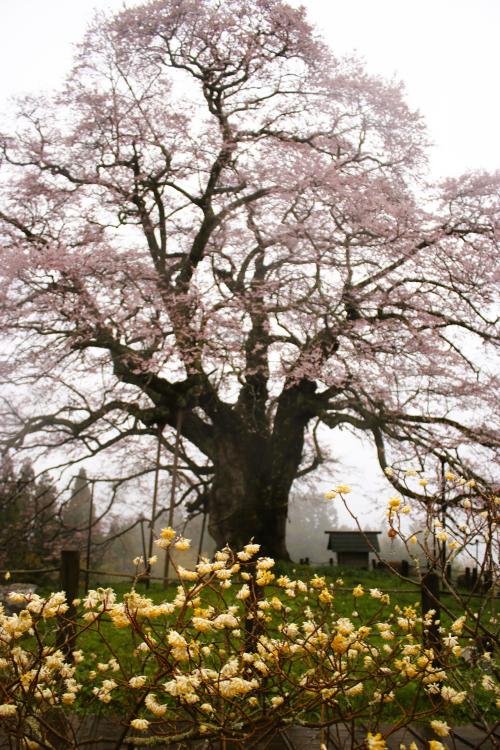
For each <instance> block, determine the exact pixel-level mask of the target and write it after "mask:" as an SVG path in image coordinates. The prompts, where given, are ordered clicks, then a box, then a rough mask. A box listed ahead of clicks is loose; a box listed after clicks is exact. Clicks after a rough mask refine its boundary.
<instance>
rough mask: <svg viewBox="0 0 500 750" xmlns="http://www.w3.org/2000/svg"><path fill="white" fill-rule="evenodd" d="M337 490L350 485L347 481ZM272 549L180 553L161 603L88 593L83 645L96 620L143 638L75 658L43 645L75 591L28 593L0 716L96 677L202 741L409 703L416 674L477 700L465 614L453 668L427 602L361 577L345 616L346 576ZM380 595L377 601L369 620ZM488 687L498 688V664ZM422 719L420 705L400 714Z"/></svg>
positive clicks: (3, 641) (104, 696)
mask: <svg viewBox="0 0 500 750" xmlns="http://www.w3.org/2000/svg"><path fill="white" fill-rule="evenodd" d="M335 491H336V492H338V493H339V494H342V493H344V494H345V487H341V486H339V487H337V488H336V490H335ZM396 500H397V501H398V503H396ZM390 503H392V505H391V508H390V509H391V512H396V511H398V510H399V509H400V500H399V498H392V500H391V501H390ZM159 541H161V542H162V544H161V545H160V546H164V547H170V546H173V547H174V548H176V549H177V550H179V551H181V552H182V551H183V550H184V549H187V548H188V540H185V539H184V537H180V536H178V535H177V534H176V532H175V531H174V530H173V529H170V528H166V529H163V530H162V533H161V537H160V540H159ZM176 545H177V546H176ZM259 553H260V548H259V545H258V544H254V543H253V542H250V543H249V544H247V545H245V546H244V547H243V548H242V549H241V550H239V551H236V552H233V551H232V550H230V549H229V548H225V549H223V550H220V551H218V552H217V553H216V554H215V556H214V558H213V559H212V560H209V559H206V558H204V559H201V560H200V561H199V562H198V563H197V564H196V565H195V566H193V569H192V570H188V569H187V568H184V567H182V566H179V565H177V564H176V563H175V561H174V562H173V563H172V564H173V566H174V569H175V570H176V571H177V575H178V579H179V586H177V588H176V589H175V590H171V591H169V592H168V595H167V597H166V600H165V601H163V602H160V603H155V602H154V601H153V599H152V598H150V597H149V596H145V595H143V594H142V593H140V592H138V591H136V590H135V589H132V590H131V591H129V592H128V593H127V594H125V595H124V596H123V597H122V598H121V600H119V598H118V597H117V595H116V593H115V592H114V591H113V590H112V589H110V588H97V589H96V590H91V591H89V592H88V594H87V595H86V596H85V598H84V599H83V601H82V603H81V605H80V607H79V610H78V611H79V615H78V616H79V618H81V619H80V623H81V625H79V627H80V628H81V636H80V635H79V636H78V638H80V637H81V638H82V646H83V644H84V643H85V635H84V632H85V631H86V630H88V631H91V633H92V638H100V637H102V638H103V643H104V644H105V643H108V642H109V629H110V628H111V629H112V628H116V629H121V628H128V629H129V630H130V636H131V639H130V643H132V642H133V643H134V646H133V647H131V648H130V652H129V653H127V654H126V658H122V655H121V654H120V653H119V652H117V653H114V652H110V653H109V654H108V656H106V657H104V658H103V657H102V655H101V657H100V660H98V659H97V658H94V657H93V656H92V654H91V653H87V652H85V651H84V649H83V648H79V649H78V650H73V652H72V654H71V656H68V657H67V656H65V654H64V653H63V652H62V651H61V650H60V649H57V648H55V647H54V646H51V645H42V646H40V643H42V642H43V638H42V635H43V632H44V631H43V628H44V627H46V620H47V619H49V618H51V617H55V616H57V615H58V614H59V615H60V614H62V613H64V612H66V611H67V605H66V602H65V599H64V595H62V594H61V593H60V592H59V593H56V594H52V595H51V596H50V597H47V599H42V598H40V597H36V596H34V595H26V596H25V595H23V596H24V598H23V599H20V596H21V595H15V599H16V601H17V603H21V604H22V605H23V606H24V609H22V611H21V612H20V613H19V614H16V615H9V616H7V615H6V614H5V613H3V612H2V613H0V670H4V671H5V672H6V673H7V674H8V680H7V681H5V684H9V685H10V686H11V687H9V692H8V693H5V695H4V696H3V704H1V705H0V717H4V718H5V720H6V722H7V723H8V722H10V721H13V719H14V717H16V716H17V715H18V714H20V713H23V715H26V716H29V717H30V720H32V721H35V720H36V717H37V716H41V715H42V712H43V711H45V710H46V708H47V706H52V705H59V706H68V707H71V706H72V705H73V704H75V702H77V701H80V700H83V698H82V697H81V695H82V690H81V686H82V684H84V683H87V684H88V683H90V684H92V683H93V684H92V688H91V689H90V690H88V691H87V693H90V694H91V696H92V700H93V701H96V702H99V703H104V704H113V705H115V704H116V705H118V701H120V700H123V694H124V693H128V694H129V695H130V696H131V698H132V700H133V701H134V703H135V705H136V706H139V707H140V708H139V709H138V710H137V713H136V715H135V716H133V717H132V718H131V719H129V723H130V728H131V729H133V730H136V731H139V732H144V731H147V730H149V729H150V728H154V726H155V723H156V722H160V721H166V720H170V718H169V717H172V721H180V722H184V723H185V724H186V725H187V726H188V727H189V731H190V732H191V733H192V734H191V735H190V736H193V737H195V738H196V737H199V736H200V735H210V734H211V733H217V732H218V731H220V727H221V726H224V728H225V729H224V731H226V730H227V731H229V729H228V728H230V727H232V728H233V729H234V731H235V732H237V731H240V730H239V729H238V727H241V726H244V725H249V724H251V721H252V720H253V718H255V720H256V721H257V720H258V721H261V722H262V721H264V719H263V717H265V716H271V715H272V716H273V719H272V721H276V716H278V717H281V718H280V720H285V719H287V718H288V717H290V716H294V717H295V718H296V720H298V721H301V720H305V719H304V717H306V716H311V715H313V714H314V712H315V711H316V712H320V711H321V710H322V707H324V706H328V707H334V709H335V713H336V715H338V716H341V717H342V720H343V721H350V720H351V719H352V720H354V718H355V717H356V716H358V715H371V714H373V707H380V706H384V705H385V704H387V703H392V704H393V705H394V706H395V707H396V706H400V705H401V702H402V701H403V700H404V695H405V691H406V690H407V688H408V685H409V684H410V683H415V684H416V685H417V689H418V690H419V692H420V694H424V695H425V694H427V695H429V696H433V695H439V697H440V699H441V701H442V705H443V706H444V709H443V711H444V710H445V709H446V707H448V710H449V711H450V712H451V711H452V710H453V707H454V706H456V705H459V704H461V703H463V702H464V701H465V700H466V698H467V694H466V692H465V689H462V688H461V687H458V684H457V683H456V681H455V680H454V679H453V664H454V661H453V660H455V659H462V647H461V643H460V641H461V640H463V638H464V635H463V631H464V630H465V629H466V618H465V616H463V617H458V618H457V619H456V620H455V621H454V622H452V623H451V625H448V626H447V627H446V629H445V628H444V627H443V629H442V632H441V636H442V650H441V652H440V653H441V656H440V659H441V660H447V661H448V662H449V664H447V665H446V666H445V665H444V664H443V663H441V661H439V662H438V661H437V659H436V658H435V654H434V653H433V651H432V649H430V648H428V646H426V645H423V643H422V633H423V632H424V631H426V630H427V629H428V628H429V626H430V625H431V624H434V615H435V613H433V612H432V611H430V612H427V613H426V614H425V616H419V614H418V611H419V610H418V607H417V605H415V606H402V605H401V607H398V606H395V607H393V608H389V607H388V605H389V603H390V600H389V597H388V595H387V594H384V593H383V592H382V591H380V590H379V589H377V588H372V589H366V590H365V588H364V587H363V586H362V585H361V584H359V585H357V586H354V587H353V588H352V589H351V594H352V597H354V599H355V600H356V606H357V607H359V610H360V612H353V613H352V614H351V616H350V617H347V616H345V615H344V614H342V615H341V614H340V613H339V611H338V610H337V607H336V604H337V602H345V601H346V598H347V599H348V600H349V601H351V606H352V599H351V598H350V595H349V594H347V597H346V596H343V594H342V592H341V591H339V590H338V587H340V586H342V585H343V582H342V581H340V580H339V581H338V582H336V583H330V582H329V581H328V580H327V577H326V576H323V575H317V574H314V575H313V576H311V577H310V579H309V580H301V579H295V578H292V577H290V576H287V575H277V574H276V573H275V572H273V570H275V562H274V560H273V559H271V558H269V557H266V556H261V557H258V554H259ZM231 587H233V588H232V589H231ZM228 589H231V590H230V591H228ZM358 601H359V605H358ZM370 601H371V607H372V609H373V608H375V609H376V610H377V612H376V614H375V615H371V616H369V617H364V616H363V609H364V606H365V602H366V603H367V604H369V602H370ZM106 634H107V635H106ZM126 635H127V633H125V634H124V636H126ZM79 645H80V643H79ZM449 665H451V666H449ZM486 677H487V679H486ZM0 679H2V676H1V674H0ZM482 684H483V688H484V689H486V690H488V691H490V692H491V693H492V694H493V698H496V695H497V693H496V690H497V688H496V686H495V683H494V681H493V680H492V679H491V678H490V677H489V675H487V676H486V675H485V676H484V677H483V683H482ZM28 693H29V696H30V700H29V701H28V699H27V698H26V696H27V695H28ZM31 696H32V697H33V700H31ZM37 712H38V713H37ZM412 719H413V716H412V715H411V712H410V713H409V714H408V716H404V717H403V719H402V721H401V725H402V726H403V725H404V724H405V723H409V722H410V721H412ZM430 726H431V728H432V730H433V731H434V733H435V735H436V736H438V737H445V736H447V734H448V732H449V725H448V724H447V723H446V721H444V719H434V720H433V721H431V724H430ZM202 727H203V729H202ZM372 728H373V732H369V733H368V734H367V736H366V746H367V748H369V749H371V750H385V748H386V740H385V737H384V736H383V735H382V734H381V733H380V732H378V731H375V730H376V729H377V728H378V726H377V725H375V726H373V727H372ZM431 742H434V743H437V744H438V745H439V744H440V743H439V741H438V740H432V741H431ZM433 747H434V750H439V748H438V746H437V745H435V746H433ZM431 750H432V749H431Z"/></svg>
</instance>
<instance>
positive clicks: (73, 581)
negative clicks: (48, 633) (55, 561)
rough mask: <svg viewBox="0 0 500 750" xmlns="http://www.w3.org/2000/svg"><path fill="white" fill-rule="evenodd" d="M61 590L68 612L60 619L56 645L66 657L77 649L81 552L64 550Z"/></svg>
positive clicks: (62, 553)
mask: <svg viewBox="0 0 500 750" xmlns="http://www.w3.org/2000/svg"><path fill="white" fill-rule="evenodd" d="M60 576H61V589H62V590H63V591H64V592H65V593H66V601H67V603H68V607H69V608H68V611H67V612H66V613H65V614H64V615H61V616H60V617H59V623H58V626H57V636H56V644H57V646H58V648H60V649H61V650H62V651H63V652H64V654H65V655H66V656H69V655H70V654H71V652H72V651H73V650H74V648H75V639H76V621H75V615H76V607H75V605H74V604H73V600H74V599H77V598H78V591H79V583H80V551H79V550H77V549H64V550H62V552H61V569H60Z"/></svg>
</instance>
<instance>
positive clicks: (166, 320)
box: [0, 0, 500, 557]
mask: <svg viewBox="0 0 500 750" xmlns="http://www.w3.org/2000/svg"><path fill="white" fill-rule="evenodd" d="M17 106H18V111H17V117H18V119H17V125H16V127H14V128H11V129H10V130H8V129H6V130H5V132H4V134H3V135H2V136H1V167H2V172H1V173H2V174H3V178H2V188H1V199H0V226H1V229H0V233H1V234H0V237H1V252H2V262H1V273H2V275H3V284H2V290H3V291H2V298H1V321H2V331H3V333H4V335H5V337H6V338H5V341H6V351H7V356H6V358H5V362H4V364H3V370H2V373H3V379H4V383H5V386H6V387H5V394H6V397H5V401H4V404H5V414H4V417H3V421H2V428H3V432H4V440H5V443H6V445H7V446H10V448H12V449H16V450H22V449H27V450H28V449H29V450H34V449H35V448H37V447H38V448H40V449H43V450H48V449H50V448H52V449H57V450H58V451H60V450H61V449H65V450H69V449H73V450H76V451H79V450H80V451H81V453H80V454H79V455H84V454H85V453H87V454H96V453H99V452H100V451H104V450H107V451H109V450H111V449H116V447H117V446H119V445H120V444H126V441H127V440H138V439H141V440H143V441H145V442H147V437H146V436H147V435H157V434H159V435H160V436H161V439H162V440H163V441H164V444H165V446H166V447H169V446H170V447H172V445H173V434H174V432H175V431H176V430H178V432H179V434H180V436H181V458H182V460H183V466H184V470H185V471H187V470H190V471H191V472H193V473H194V474H196V475H197V476H199V477H201V478H202V479H203V480H204V486H205V487H206V491H205V492H204V493H201V494H200V496H199V502H200V503H201V502H202V501H203V502H206V503H208V510H209V519H210V530H211V533H212V534H213V536H214V537H215V539H216V541H217V542H218V543H219V544H224V543H225V542H226V541H228V542H230V543H232V544H235V545H238V544H240V543H242V542H246V541H248V539H249V537H251V536H254V537H255V539H256V540H258V541H259V542H261V543H262V545H263V549H264V550H265V551H266V552H268V553H272V554H274V555H277V556H279V557H286V556H287V551H286V545H285V525H286V517H287V503H288V496H289V492H290V488H291V485H292V483H293V482H294V480H295V479H296V478H297V477H298V476H300V475H301V474H304V473H306V472H307V471H309V470H311V469H313V468H315V467H316V466H317V464H318V462H319V461H320V460H321V445H320V441H319V437H320V436H321V435H322V434H324V433H323V432H322V431H321V430H318V426H321V425H323V426H326V427H327V428H329V429H331V430H335V429H340V428H342V427H344V428H349V429H351V430H354V431H358V432H360V433H366V434H368V435H370V436H371V437H372V438H373V442H374V445H375V447H376V451H377V453H378V457H379V460H380V463H381V465H382V467H383V468H384V467H386V466H387V465H388V463H390V462H392V461H394V460H397V459H398V457H401V456H409V455H410V454H411V453H412V452H416V453H417V455H419V456H423V455H425V454H429V455H432V456H435V457H436V459H438V460H439V459H445V460H446V461H447V462H448V463H449V464H450V465H451V466H456V465H458V464H459V463H464V462H465V463H466V464H467V462H468V469H467V471H469V472H473V471H479V469H477V467H478V466H479V464H478V463H477V460H478V459H479V458H481V459H482V460H483V462H484V463H483V467H486V469H487V463H486V461H490V460H491V456H488V453H489V452H491V451H494V450H495V448H496V447H497V445H498V441H497V439H496V438H495V425H494V421H493V417H492V407H491V402H492V399H493V396H494V393H495V391H494V384H493V376H492V374H491V372H490V370H491V366H490V365H489V361H490V360H489V352H490V349H491V348H492V345H493V343H494V341H495V330H494V325H495V321H494V315H495V312H494V311H495V301H494V281H495V253H496V252H497V250H498V238H499V218H500V209H499V201H498V189H499V182H500V181H499V178H498V175H496V176H495V175H489V174H485V173H480V174H479V173H473V174H468V175H465V176H464V177H463V178H462V179H449V180H447V181H445V182H443V183H442V184H439V185H430V184H429V183H428V182H427V181H426V177H425V174H426V172H425V164H426V159H425V153H426V147H427V142H426V134H425V130H424V127H423V124H422V121H421V118H420V116H419V115H418V114H416V113H414V112H412V111H411V110H410V109H409V108H408V106H407V105H406V104H405V101H404V98H403V96H402V91H401V87H400V86H399V85H395V84H392V83H391V84H389V83H387V82H385V81H383V80H381V79H380V78H377V77H374V76H370V75H368V74H367V72H366V71H365V70H364V68H363V66H362V65H360V64H359V63H358V62H357V61H356V60H354V59H337V58H336V57H334V56H333V55H332V54H331V52H330V51H329V50H328V49H327V48H326V47H325V45H324V44H323V43H322V41H321V39H319V38H318V37H317V36H316V34H315V33H314V32H313V30H312V29H311V28H310V26H309V25H308V23H307V21H306V19H305V15H304V11H303V10H301V9H299V10H296V9H293V8H291V7H290V6H289V5H287V4H286V3H285V2H282V1H281V0H224V1H223V0H154V1H153V2H149V3H146V4H144V5H141V6H137V7H134V8H132V9H129V10H125V11H123V12H121V13H120V14H118V15H116V16H113V17H109V18H108V17H97V18H96V20H95V22H94V24H93V26H92V28H90V29H89V31H88V32H87V34H86V36H85V38H84V40H83V42H82V44H81V45H80V48H79V52H78V55H77V57H76V60H75V64H74V68H73V70H72V72H71V75H70V76H69V77H68V79H67V83H66V85H65V88H64V90H62V91H61V92H60V93H58V94H57V95H55V96H54V97H52V98H24V99H23V100H20V101H19V102H18V104H17ZM137 436H139V438H138V437H137ZM141 436H144V437H141ZM150 443H151V439H149V444H150ZM135 450H137V445H136V444H135ZM475 462H476V463H475ZM474 467H476V468H474ZM486 469H485V471H486ZM392 481H393V482H394V483H395V484H396V486H397V480H396V479H394V478H393V480H392Z"/></svg>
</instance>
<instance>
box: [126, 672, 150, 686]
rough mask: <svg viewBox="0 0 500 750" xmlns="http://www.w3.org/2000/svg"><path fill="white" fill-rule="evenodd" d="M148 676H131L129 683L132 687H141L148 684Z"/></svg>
mask: <svg viewBox="0 0 500 750" xmlns="http://www.w3.org/2000/svg"><path fill="white" fill-rule="evenodd" d="M146 679H147V678H146V677H145V676H144V675H142V674H141V675H137V676H136V677H131V678H130V680H129V681H128V684H129V686H130V687H131V688H141V687H143V686H144V685H145V684H146Z"/></svg>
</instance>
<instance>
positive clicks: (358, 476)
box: [0, 0, 500, 520]
mask: <svg viewBox="0 0 500 750" xmlns="http://www.w3.org/2000/svg"><path fill="white" fill-rule="evenodd" d="M292 2H293V0H292ZM129 4H136V2H131V3H130V2H129ZM293 4H294V5H298V4H299V3H298V2H293ZM303 4H304V5H305V6H306V8H307V9H308V11H309V16H310V19H311V20H312V21H313V22H314V23H315V24H316V26H317V27H318V29H319V30H320V31H321V33H322V34H323V36H324V37H325V39H326V40H327V41H328V42H329V43H330V45H331V47H332V49H333V50H334V52H336V53H337V54H342V53H352V52H353V51H356V52H357V53H358V54H359V55H360V56H361V57H363V58H364V59H365V61H366V64H367V68H368V70H369V71H371V72H374V73H379V74H382V75H384V76H387V77H393V76H395V77H397V78H398V79H401V80H403V81H404V83H405V85H406V89H407V96H408V100H409V102H410V104H411V106H412V107H414V108H417V109H419V110H420V112H421V113H422V114H423V115H424V116H425V118H426V121H427V125H428V129H429V134H430V138H431V140H432V141H433V142H434V144H435V145H434V148H433V150H432V154H431V166H432V171H433V173H434V174H435V175H439V176H441V175H443V176H444V175H447V174H460V173H462V172H464V171H466V170H467V169H488V170H495V169H500V97H499V91H500V85H499V84H500V82H499V73H500V42H499V39H500V0H418V1H417V0H305V2H304V3H303ZM123 5H124V3H123V0H0V108H1V107H2V104H3V103H5V101H6V99H7V97H9V96H10V95H13V94H16V93H26V92H30V93H33V92H36V91H41V90H47V89H50V88H52V87H55V86H57V85H58V83H60V82H61V81H62V79H63V77H64V75H65V72H66V71H67V70H68V68H69V66H70V62H71V56H72V44H74V43H75V42H77V41H78V40H79V39H80V38H81V36H82V33H83V31H84V29H85V26H86V24H87V22H88V21H89V20H90V19H91V18H92V15H93V11H94V9H111V10H119V9H120V8H121V7H123ZM332 448H333V452H334V453H335V454H336V455H340V457H341V460H342V466H339V467H338V469H337V472H338V475H337V476H336V477H333V478H332V479H333V482H337V481H351V480H354V482H353V484H354V485H355V486H356V489H357V493H356V494H357V495H358V503H354V505H355V507H356V506H357V510H358V512H363V511H364V512H366V500H369V501H370V502H373V500H374V499H375V498H376V497H381V498H383V497H384V495H385V494H386V493H387V486H385V488H384V484H385V483H384V480H383V479H381V478H380V474H379V473H378V472H377V471H376V468H375V457H374V452H373V450H369V449H368V448H367V447H366V448H360V444H359V442H357V441H355V440H354V439H351V438H350V437H349V436H347V435H342V436H340V435H338V434H337V433H335V435H334V436H333V445H332ZM337 472H336V473H337ZM363 497H364V499H365V503H363V499H362V498H363ZM344 520H345V519H344Z"/></svg>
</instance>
